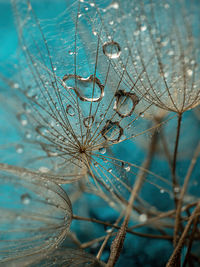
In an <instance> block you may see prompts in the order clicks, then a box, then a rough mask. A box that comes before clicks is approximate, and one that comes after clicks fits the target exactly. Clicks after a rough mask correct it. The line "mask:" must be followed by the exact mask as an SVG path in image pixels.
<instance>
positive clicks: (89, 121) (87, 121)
mask: <svg viewBox="0 0 200 267" xmlns="http://www.w3.org/2000/svg"><path fill="white" fill-rule="evenodd" d="M93 122H94V116H89V117H87V118H84V119H83V124H84V126H85V127H86V128H91V126H92V124H93Z"/></svg>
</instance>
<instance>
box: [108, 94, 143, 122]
mask: <svg viewBox="0 0 200 267" xmlns="http://www.w3.org/2000/svg"><path fill="white" fill-rule="evenodd" d="M115 97H116V101H115V104H114V107H113V109H114V110H116V112H117V113H118V114H119V116H120V117H122V118H124V117H128V116H131V114H132V113H133V111H134V109H135V106H136V105H137V104H138V103H139V98H138V97H137V96H136V94H134V93H129V92H125V91H123V90H119V91H117V92H116V93H115Z"/></svg>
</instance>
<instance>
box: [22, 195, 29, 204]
mask: <svg viewBox="0 0 200 267" xmlns="http://www.w3.org/2000/svg"><path fill="white" fill-rule="evenodd" d="M21 202H22V204H24V205H28V204H30V202H31V197H30V195H29V194H23V195H21Z"/></svg>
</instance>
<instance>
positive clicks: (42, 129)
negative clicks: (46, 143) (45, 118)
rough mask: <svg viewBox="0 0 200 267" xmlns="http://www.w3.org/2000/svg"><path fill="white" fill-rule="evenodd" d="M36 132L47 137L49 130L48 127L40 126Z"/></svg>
mask: <svg viewBox="0 0 200 267" xmlns="http://www.w3.org/2000/svg"><path fill="white" fill-rule="evenodd" d="M35 130H36V132H38V133H39V134H40V135H42V136H45V135H47V133H48V130H47V128H46V127H44V126H38V127H36V129H35Z"/></svg>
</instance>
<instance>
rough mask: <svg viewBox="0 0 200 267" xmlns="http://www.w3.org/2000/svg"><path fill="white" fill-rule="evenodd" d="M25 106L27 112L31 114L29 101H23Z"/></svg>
mask: <svg viewBox="0 0 200 267" xmlns="http://www.w3.org/2000/svg"><path fill="white" fill-rule="evenodd" d="M23 108H24V110H25V112H26V113H28V114H30V113H31V108H30V106H29V105H28V104H27V103H23Z"/></svg>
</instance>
